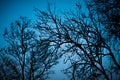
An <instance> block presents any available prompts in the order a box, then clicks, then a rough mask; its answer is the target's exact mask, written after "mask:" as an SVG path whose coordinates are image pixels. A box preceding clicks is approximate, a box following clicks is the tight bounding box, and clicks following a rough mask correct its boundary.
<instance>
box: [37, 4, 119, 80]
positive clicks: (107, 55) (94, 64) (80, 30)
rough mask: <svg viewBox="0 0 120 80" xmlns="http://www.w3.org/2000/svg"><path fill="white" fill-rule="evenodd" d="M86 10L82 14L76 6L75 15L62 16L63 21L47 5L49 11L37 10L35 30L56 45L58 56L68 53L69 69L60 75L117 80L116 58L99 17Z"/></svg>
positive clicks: (76, 79)
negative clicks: (86, 12) (44, 34)
mask: <svg viewBox="0 0 120 80" xmlns="http://www.w3.org/2000/svg"><path fill="white" fill-rule="evenodd" d="M88 10H89V14H88V15H85V14H83V13H81V7H79V6H78V5H77V8H76V12H75V11H72V10H71V11H70V12H67V13H65V14H64V15H62V16H61V17H64V19H63V18H61V17H60V16H59V15H56V12H55V10H52V9H51V7H50V5H48V12H46V11H41V10H37V11H36V12H37V14H38V18H39V21H40V22H38V28H37V29H38V30H45V32H46V33H47V34H48V35H47V39H49V41H51V42H53V43H55V46H59V47H58V49H60V51H58V53H59V54H61V55H64V54H68V58H67V60H68V61H70V63H71V66H70V67H69V68H67V69H66V70H63V72H64V73H66V74H68V75H70V76H72V77H71V80H80V79H83V80H86V79H104V78H105V79H107V80H110V79H115V77H113V75H116V78H117V79H119V75H117V73H119V72H120V64H119V62H118V60H119V58H116V56H115V55H114V54H115V53H114V51H113V50H112V49H111V46H110V45H109V44H108V42H106V40H105V37H104V36H103V33H102V31H101V27H102V23H101V21H100V20H99V17H94V16H93V15H92V14H91V10H90V8H89V7H88ZM69 55H70V56H69ZM106 60H107V61H106ZM105 61H106V62H107V63H108V65H106V63H105Z"/></svg>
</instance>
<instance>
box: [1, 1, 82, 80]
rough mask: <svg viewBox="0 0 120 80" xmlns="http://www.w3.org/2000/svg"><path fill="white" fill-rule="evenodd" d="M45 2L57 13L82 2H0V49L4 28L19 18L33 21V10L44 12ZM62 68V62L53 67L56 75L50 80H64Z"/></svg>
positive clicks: (34, 18)
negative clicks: (52, 6) (24, 17)
mask: <svg viewBox="0 0 120 80" xmlns="http://www.w3.org/2000/svg"><path fill="white" fill-rule="evenodd" d="M47 1H48V2H50V3H51V4H52V5H55V6H56V8H57V12H58V13H60V12H62V11H67V10H69V9H74V8H75V3H77V2H79V3H83V0H0V43H2V44H0V47H3V46H4V45H5V44H4V43H5V42H4V41H3V38H2V34H3V31H4V28H5V27H8V26H9V24H10V23H11V22H14V21H15V20H17V19H19V16H27V17H28V18H30V19H32V20H33V21H35V20H36V18H37V17H36V16H35V12H34V8H38V9H41V10H45V9H46V7H47ZM60 61H62V60H60ZM64 66H65V65H64V64H63V63H62V62H60V63H59V64H58V65H57V66H54V68H53V69H55V70H56V71H55V72H56V73H55V74H54V75H51V77H52V78H51V79H50V80H66V76H65V75H63V74H62V73H61V72H60V70H61V69H63V68H64Z"/></svg>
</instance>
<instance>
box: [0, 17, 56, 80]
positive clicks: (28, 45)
mask: <svg viewBox="0 0 120 80" xmlns="http://www.w3.org/2000/svg"><path fill="white" fill-rule="evenodd" d="M37 35H38V33H37V32H36V31H35V30H34V29H33V28H32V25H31V22H30V20H29V19H27V18H26V17H21V18H20V20H17V21H16V22H15V23H12V24H11V25H10V28H8V29H5V32H4V35H3V36H4V38H5V40H6V42H7V43H8V45H7V47H6V48H5V49H3V51H4V54H5V56H4V57H5V60H3V62H1V63H9V64H8V65H9V66H10V67H9V66H8V70H9V69H10V70H12V71H13V72H12V71H11V72H9V73H7V71H6V70H7V68H5V72H4V73H6V76H4V77H5V79H19V80H39V79H41V80H45V79H47V78H48V74H50V73H51V72H50V70H49V69H50V68H51V67H52V66H53V65H55V64H56V63H57V59H58V58H57V55H54V54H55V53H54V48H53V47H52V45H51V43H50V42H49V41H47V40H45V39H44V38H43V37H39V36H37ZM4 57H2V59H4ZM6 59H8V61H6ZM4 61H5V62H4ZM6 65H7V64H5V65H4V66H6ZM1 66H2V65H1ZM3 70H4V69H3ZM13 73H14V74H13ZM8 74H9V76H8ZM11 74H12V75H13V76H11Z"/></svg>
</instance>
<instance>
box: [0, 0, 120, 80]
mask: <svg viewBox="0 0 120 80" xmlns="http://www.w3.org/2000/svg"><path fill="white" fill-rule="evenodd" d="M85 3H86V5H85V6H86V10H87V12H86V13H85V11H84V12H83V11H82V6H81V5H80V4H76V9H75V10H73V11H72V10H70V11H69V12H65V13H64V14H57V12H56V8H54V7H53V6H51V5H50V4H49V3H48V7H47V11H42V10H39V9H35V12H36V14H37V17H38V20H36V21H37V23H36V24H32V22H31V20H30V19H28V18H27V17H20V19H18V20H16V21H15V22H13V23H11V24H10V26H9V27H8V28H6V29H5V31H4V34H3V37H4V40H5V41H6V43H7V46H6V47H4V48H1V49H0V80H45V79H49V74H52V73H53V71H51V68H52V67H53V66H55V65H56V64H57V63H58V59H60V58H61V57H62V56H63V55H64V54H67V55H68V57H66V60H67V61H68V62H70V64H71V65H70V66H68V68H66V69H64V70H63V71H62V72H63V73H64V74H66V75H68V76H69V79H70V80H99V79H100V80H119V79H120V46H119V45H120V19H119V18H120V4H119V1H118V0H87V1H86V2H85Z"/></svg>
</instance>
